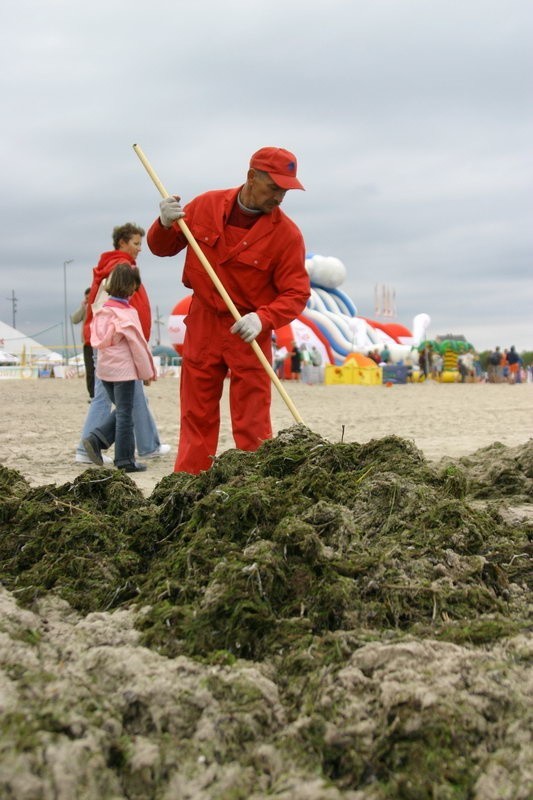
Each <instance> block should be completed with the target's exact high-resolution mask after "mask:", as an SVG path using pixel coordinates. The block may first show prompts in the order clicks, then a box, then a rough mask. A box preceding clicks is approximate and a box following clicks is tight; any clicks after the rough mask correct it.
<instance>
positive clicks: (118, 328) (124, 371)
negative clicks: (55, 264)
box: [91, 299, 157, 382]
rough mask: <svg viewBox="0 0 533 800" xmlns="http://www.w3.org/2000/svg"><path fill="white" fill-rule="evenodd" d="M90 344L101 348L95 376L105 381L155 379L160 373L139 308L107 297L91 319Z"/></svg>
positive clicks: (98, 348)
mask: <svg viewBox="0 0 533 800" xmlns="http://www.w3.org/2000/svg"><path fill="white" fill-rule="evenodd" d="M91 344H92V346H93V347H95V348H97V350H98V358H97V361H96V376H97V377H98V378H100V380H102V381H111V382H118V381H136V380H142V381H149V380H153V381H155V380H156V379H157V373H156V369H155V364H154V360H153V358H152V354H151V353H150V350H149V348H148V345H147V343H146V339H145V338H144V334H143V331H142V328H141V323H140V321H139V315H138V313H137V311H136V310H135V309H134V308H133V307H132V306H130V305H126V304H124V303H120V302H119V301H117V300H113V299H111V300H108V301H107V302H106V303H104V305H103V306H102V308H100V309H99V310H98V311H97V312H96V313H95V315H94V317H93V319H92V321H91Z"/></svg>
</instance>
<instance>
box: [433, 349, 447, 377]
mask: <svg viewBox="0 0 533 800" xmlns="http://www.w3.org/2000/svg"><path fill="white" fill-rule="evenodd" d="M443 367H444V359H443V357H442V355H441V354H440V353H434V354H433V359H432V362H431V377H432V378H434V379H435V380H436V381H441V380H442V370H443Z"/></svg>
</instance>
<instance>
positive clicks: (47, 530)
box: [0, 426, 533, 660]
mask: <svg viewBox="0 0 533 800" xmlns="http://www.w3.org/2000/svg"><path fill="white" fill-rule="evenodd" d="M499 455H500V456H501V453H499ZM500 460H501V459H500ZM484 461H486V453H485V452H484V451H480V454H479V457H478V458H477V459H476V458H475V457H472V458H471V459H470V461H465V463H464V464H461V463H460V461H459V462H455V463H452V462H449V461H448V462H447V463H443V464H442V465H441V466H432V465H430V464H429V463H428V462H427V461H426V459H425V458H424V456H423V455H422V453H421V452H420V451H419V450H418V449H417V448H416V447H415V446H414V445H413V444H412V443H410V442H408V441H406V440H402V439H400V438H397V437H395V436H391V437H386V438H384V439H380V440H373V441H370V442H369V443H366V444H356V443H341V444H331V443H329V442H327V441H326V440H324V439H322V438H321V437H319V436H318V435H316V434H314V433H312V432H311V431H309V430H308V429H307V428H305V427H304V426H294V427H292V428H290V429H288V430H286V431H283V432H282V433H280V434H279V435H278V436H277V438H275V439H273V440H272V441H268V442H265V443H264V444H263V445H262V446H261V448H260V449H259V450H258V451H257V452H255V453H247V452H242V451H236V450H230V451H228V452H226V453H224V454H223V455H222V456H220V457H219V458H218V459H216V460H215V462H214V465H213V467H212V469H210V470H209V471H208V472H205V473H202V474H201V475H199V476H191V475H187V474H185V473H177V474H172V475H170V476H167V477H165V478H164V479H163V480H162V481H161V482H160V483H159V484H158V485H157V486H156V488H155V489H154V491H153V493H152V495H151V496H150V497H149V498H145V497H143V495H142V494H141V492H140V491H139V490H138V489H137V487H136V486H135V484H134V483H133V481H132V480H131V479H130V478H129V477H128V476H127V475H125V474H123V473H121V472H117V471H115V470H111V469H98V470H97V469H92V468H91V469H88V470H86V471H85V472H84V473H83V474H82V475H80V476H79V477H78V478H77V479H76V480H75V481H74V482H73V483H67V484H65V485H63V486H59V487H57V486H52V485H49V486H44V487H39V488H36V489H35V488H30V487H29V486H28V484H27V483H26V481H25V480H24V478H22V476H20V475H19V474H18V473H16V472H13V471H12V470H8V469H5V468H2V469H1V471H0V489H1V493H2V500H1V503H0V520H1V523H0V580H1V581H2V583H3V584H4V586H5V587H6V588H7V589H9V590H10V591H12V592H14V594H15V596H16V597H17V599H18V600H19V602H21V603H23V604H26V605H31V603H32V602H33V601H34V600H36V599H37V598H38V597H40V596H42V594H43V593H44V592H48V591H54V592H55V593H57V594H58V595H59V596H60V597H62V598H63V599H65V600H67V601H68V602H69V603H70V604H71V606H72V607H73V608H75V609H77V610H79V611H81V612H84V613H87V612H90V611H97V610H109V609H112V608H116V607H118V606H120V605H122V604H124V603H135V604H137V605H138V606H139V607H143V608H144V613H143V614H142V615H141V617H140V620H139V625H141V626H142V631H143V642H144V644H146V645H147V646H149V647H153V648H155V649H157V650H158V651H159V652H161V653H164V654H167V655H169V656H175V655H179V654H185V655H192V656H195V657H201V658H220V657H226V656H231V655H232V656H238V657H241V658H247V659H254V660H258V659H262V658H265V657H267V656H269V655H272V654H285V655H286V654H287V653H289V652H291V651H294V650H295V649H296V650H297V651H298V650H301V649H302V648H305V647H308V646H309V645H310V644H311V642H313V641H314V640H316V639H317V638H318V639H320V640H321V641H323V640H324V637H326V638H327V637H328V636H330V635H331V634H338V633H339V632H342V631H350V633H351V635H352V636H353V634H354V632H356V633H357V635H358V636H359V637H362V638H363V639H364V640H365V641H368V640H369V639H372V638H380V637H381V636H382V635H383V633H384V632H387V635H389V636H390V635H405V634H415V635H418V636H420V635H431V636H432V637H433V638H436V639H442V640H447V641H452V642H473V643H480V642H485V641H491V640H493V639H497V638H498V637H501V636H508V635H510V634H513V633H516V632H519V631H521V630H524V629H526V628H527V626H528V598H529V595H528V580H530V579H531V572H530V556H531V533H532V525H531V523H530V522H527V521H526V520H523V521H522V522H521V523H520V524H517V523H516V520H515V521H513V522H510V521H509V520H508V518H506V517H505V515H503V514H502V512H501V502H498V503H491V502H490V501H489V502H487V503H486V504H485V507H479V504H477V505H473V504H472V502H471V500H472V499H474V498H479V497H486V498H490V497H491V496H493V494H494V490H495V489H496V490H497V497H498V498H499V500H500V501H501V497H502V495H503V494H504V491H505V492H506V493H507V495H509V496H512V495H513V493H516V494H517V495H518V496H519V497H520V500H521V501H523V500H524V498H528V499H529V500H530V499H531V497H532V486H533V442H530V443H529V444H528V445H525V446H524V447H523V448H519V449H518V452H515V453H514V454H513V457H511V456H510V457H509V458H508V459H507V461H506V466H505V470H504V471H502V470H500V472H499V473H498V474H497V478H498V480H497V482H496V485H488V484H483V482H482V479H481V472H480V469H479V466H478V465H479V463H483V462H484ZM469 468H470V470H471V471H472V470H474V471H475V480H474V481H472V479H471V477H470V476H469V471H468V469H469ZM513 470H514V472H513ZM502 472H503V474H504V475H505V481H502V480H501V477H502ZM490 475H491V473H490V470H488V477H489V478H490ZM483 486H484V488H483ZM472 487H473V490H474V493H473V494H472Z"/></svg>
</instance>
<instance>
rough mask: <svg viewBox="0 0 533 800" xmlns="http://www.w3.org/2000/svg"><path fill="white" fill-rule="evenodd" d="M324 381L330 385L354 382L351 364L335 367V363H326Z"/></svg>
mask: <svg viewBox="0 0 533 800" xmlns="http://www.w3.org/2000/svg"><path fill="white" fill-rule="evenodd" d="M324 383H325V384H327V385H330V386H331V385H336V384H337V385H338V384H341V383H354V366H353V364H344V365H343V366H342V367H337V366H335V364H326V369H325V371H324Z"/></svg>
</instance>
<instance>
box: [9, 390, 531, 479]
mask: <svg viewBox="0 0 533 800" xmlns="http://www.w3.org/2000/svg"><path fill="white" fill-rule="evenodd" d="M178 385H179V380H178V379H177V378H175V377H164V378H161V379H160V380H159V381H157V383H155V384H153V385H152V386H150V387H148V388H147V389H146V393H147V396H148V398H149V403H150V407H151V409H152V412H153V414H154V416H155V419H156V421H157V425H158V428H159V432H160V436H161V441H163V442H167V443H168V444H170V445H171V447H172V451H171V453H170V454H169V455H168V456H165V457H163V458H157V459H152V460H150V461H149V462H147V463H148V471H147V472H146V473H141V474H137V475H134V476H133V477H134V480H135V482H136V483H137V485H138V486H139V488H140V489H141V490H142V491H143V493H145V494H149V493H150V492H151V491H152V489H153V488H154V486H155V485H156V484H157V483H158V482H159V481H160V480H161V478H163V477H164V476H165V475H167V474H169V473H170V472H172V469H173V465H174V458H175V453H176V446H177V440H178V428H179V421H178V402H179V401H178ZM283 385H284V386H285V389H286V391H287V393H288V394H289V396H290V398H291V400H292V401H293V403H294V405H295V406H296V408H297V410H298V412H299V414H300V415H301V417H302V418H303V420H304V422H305V424H306V425H307V426H308V427H309V428H310V429H311V430H312V431H314V432H315V433H318V434H319V435H321V436H323V437H324V438H325V439H327V440H328V441H330V442H332V443H336V442H340V441H345V442H359V443H364V442H367V441H369V440H370V439H374V438H381V437H383V436H387V435H389V434H396V435H397V436H400V437H402V438H406V439H409V440H412V441H414V442H415V444H416V445H417V447H419V448H420V449H421V450H422V451H423V453H424V455H425V456H426V457H427V458H428V459H430V460H432V461H436V460H438V459H440V458H441V457H443V456H450V457H454V458H456V457H459V456H463V455H468V454H470V453H473V452H474V451H476V450H477V449H479V448H480V447H485V446H487V445H490V444H492V443H493V442H501V443H502V444H505V445H508V446H515V445H519V444H523V443H525V442H527V440H528V439H530V438H531V437H532V436H533V384H532V383H526V384H519V385H513V386H511V385H508V384H482V383H472V384H437V383H435V382H433V381H428V382H427V383H422V384H407V385H393V386H390V387H387V386H350V385H339V386H337V385H335V386H326V385H305V384H302V383H296V382H290V381H289V382H285V383H284V384H283ZM0 398H1V402H2V409H3V412H4V413H3V417H4V426H3V430H2V432H1V433H0V463H2V464H4V465H5V466H7V467H11V468H13V469H16V470H18V471H19V472H21V473H22V475H24V477H25V478H26V479H27V480H28V481H29V482H30V483H31V485H33V486H39V485H44V484H47V483H54V484H62V483H65V482H67V481H72V480H74V479H75V478H76V477H77V475H79V474H80V473H81V472H82V471H83V470H84V469H85V466H84V465H80V464H76V463H75V462H74V451H75V447H76V443H77V439H78V437H79V435H80V432H81V429H82V426H83V422H84V419H85V415H86V413H87V399H88V398H87V393H86V389H85V383H84V381H83V380H82V379H78V378H74V379H70V380H58V379H56V380H50V379H40V380H3V381H0ZM272 423H273V429H274V432H275V433H277V432H279V431H280V430H283V429H285V428H288V427H290V426H291V425H293V424H294V418H293V416H292V414H291V412H290V411H289V409H288V408H287V406H286V404H285V402H284V401H283V399H282V398H281V396H280V395H279V393H278V392H277V390H276V389H275V388H273V399H272ZM233 446H234V444H233V438H232V435H231V425H230V419H229V412H228V403H227V392H226V393H225V395H224V398H223V410H222V424H221V433H220V441H219V454H220V453H221V452H223V451H225V450H228V449H230V448H232V447H233Z"/></svg>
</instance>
